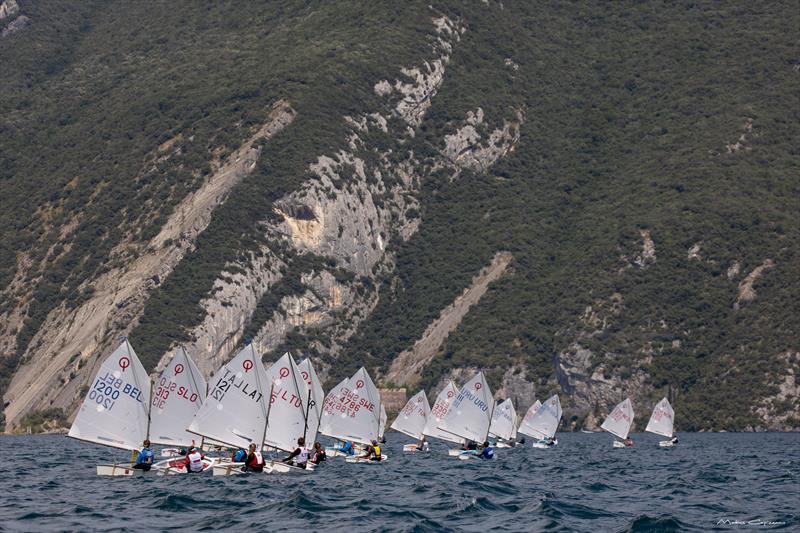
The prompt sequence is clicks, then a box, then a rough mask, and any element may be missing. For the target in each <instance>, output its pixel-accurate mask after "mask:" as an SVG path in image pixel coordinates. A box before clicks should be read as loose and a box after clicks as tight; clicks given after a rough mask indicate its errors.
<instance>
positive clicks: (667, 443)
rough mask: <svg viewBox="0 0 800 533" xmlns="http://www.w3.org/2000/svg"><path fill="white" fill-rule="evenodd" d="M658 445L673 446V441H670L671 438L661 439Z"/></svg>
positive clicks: (663, 446) (661, 446)
mask: <svg viewBox="0 0 800 533" xmlns="http://www.w3.org/2000/svg"><path fill="white" fill-rule="evenodd" d="M658 446H659V447H660V448H674V447H675V443H674V442H672V441H671V440H662V441H661V442H659V443H658Z"/></svg>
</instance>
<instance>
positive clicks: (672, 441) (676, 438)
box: [670, 435, 678, 445]
mask: <svg viewBox="0 0 800 533" xmlns="http://www.w3.org/2000/svg"><path fill="white" fill-rule="evenodd" d="M670 442H671V443H672V444H673V445H675V444H678V436H677V435H673V436H672V439H671V440H670Z"/></svg>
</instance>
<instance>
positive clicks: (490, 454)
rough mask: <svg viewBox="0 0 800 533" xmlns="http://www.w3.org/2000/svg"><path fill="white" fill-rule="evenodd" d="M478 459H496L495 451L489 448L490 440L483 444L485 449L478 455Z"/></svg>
mask: <svg viewBox="0 0 800 533" xmlns="http://www.w3.org/2000/svg"><path fill="white" fill-rule="evenodd" d="M478 457H480V458H481V459H492V458H494V450H493V449H492V447H491V446H489V441H488V440H487V441H486V442H484V443H483V449H482V450H481V453H480V454H478Z"/></svg>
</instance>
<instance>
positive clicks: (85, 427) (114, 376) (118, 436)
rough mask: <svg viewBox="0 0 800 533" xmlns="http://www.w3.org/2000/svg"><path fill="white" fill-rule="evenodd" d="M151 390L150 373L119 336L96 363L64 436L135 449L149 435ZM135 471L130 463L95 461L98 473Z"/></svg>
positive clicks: (130, 473) (120, 473)
mask: <svg viewBox="0 0 800 533" xmlns="http://www.w3.org/2000/svg"><path fill="white" fill-rule="evenodd" d="M151 391H152V389H151V383H150V377H149V376H148V375H147V372H146V371H145V369H144V367H143V366H142V363H141V361H139V357H138V356H137V355H136V352H135V351H134V350H133V347H132V346H131V345H130V343H129V342H128V339H123V341H122V342H121V343H120V345H119V346H118V347H117V349H116V350H114V351H113V352H112V353H111V355H110V356H108V357H107V358H106V360H105V361H103V363H102V364H101V365H100V369H99V370H98V372H97V374H96V375H95V377H94V381H92V385H91V386H90V387H89V392H88V394H87V395H86V398H84V400H83V405H81V408H80V411H78V415H77V416H76V417H75V421H74V422H73V423H72V427H70V429H69V433H68V436H69V437H72V438H73V439H78V440H83V441H87V442H94V443H96V444H102V445H104V446H110V447H112V448H120V449H122V450H131V451H134V452H135V451H137V450H139V449H140V448H141V446H142V443H143V442H144V441H145V440H146V439H149V435H150V405H151V396H150V394H151ZM155 471H157V469H153V470H151V472H155ZM137 472H138V473H144V472H143V471H142V470H134V469H133V468H131V465H130V464H122V465H120V464H116V463H114V464H101V465H97V475H99V476H131V475H134V474H136V473H137Z"/></svg>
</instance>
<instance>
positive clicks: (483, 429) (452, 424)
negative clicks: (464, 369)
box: [439, 372, 494, 442]
mask: <svg viewBox="0 0 800 533" xmlns="http://www.w3.org/2000/svg"><path fill="white" fill-rule="evenodd" d="M493 412H494V399H493V398H492V392H491V390H489V385H488V384H487V383H486V378H485V377H484V375H483V372H478V373H477V374H476V375H475V377H473V378H472V379H471V380H469V381H468V382H466V383H465V384H464V386H463V387H461V390H459V391H458V394H457V395H456V397H455V399H454V400H453V405H452V406H450V409H449V410H448V411H447V414H446V415H445V416H444V418H443V419H442V420H441V422H439V429H442V430H444V431H447V432H450V433H452V434H454V435H458V436H459V437H462V438H464V439H468V440H472V441H476V442H483V441H484V440H485V439H486V437H487V436H488V434H489V425H490V424H491V422H492V413H493Z"/></svg>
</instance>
